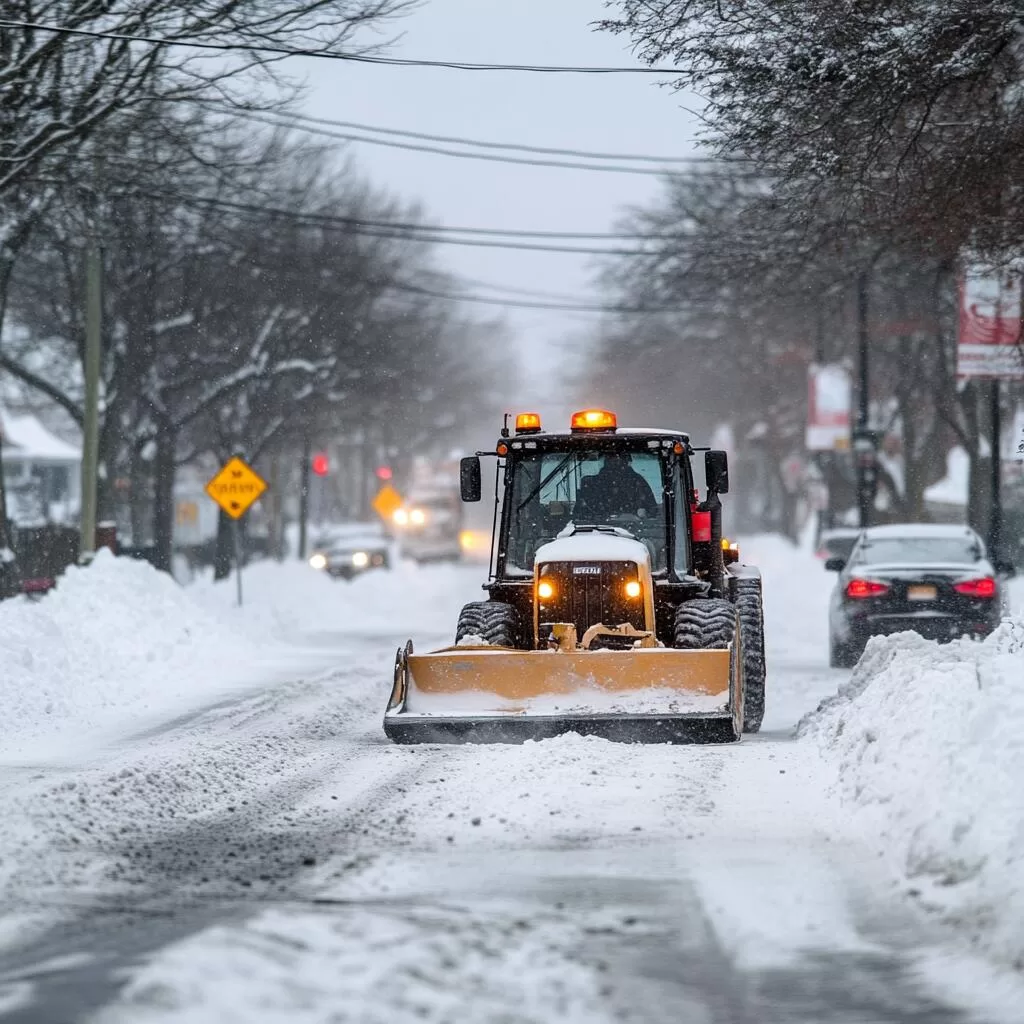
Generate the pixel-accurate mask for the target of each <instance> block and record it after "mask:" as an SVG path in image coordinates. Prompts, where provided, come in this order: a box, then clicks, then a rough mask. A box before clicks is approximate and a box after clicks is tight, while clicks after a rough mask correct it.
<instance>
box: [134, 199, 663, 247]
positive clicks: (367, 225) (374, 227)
mask: <svg viewBox="0 0 1024 1024" xmlns="http://www.w3.org/2000/svg"><path fill="white" fill-rule="evenodd" d="M122 195H126V196H131V195H135V196H143V197H148V198H150V199H157V200H174V201H177V202H180V203H181V204H183V205H186V206H206V207H213V208H215V209H224V210H234V211H236V212H239V213H253V214H263V215H270V216H279V217H287V218H289V219H291V220H294V221H296V222H298V223H302V224H306V225H307V226H310V227H325V228H336V229H338V230H344V231H347V232H349V233H350V234H355V235H364V236H367V237H370V238H393V239H398V240H404V241H409V242H423V243H429V244H435V245H468V246H478V247H483V248H492V249H522V250H528V251H531V252H557V253H572V254H576V255H582V256H649V255H652V254H651V253H650V252H648V251H647V250H645V249H620V248H594V247H585V246H561V245H548V244H544V243H539V242H537V243H534V242H506V241H498V240H496V239H491V238H452V237H448V236H446V235H444V233H443V229H436V228H430V227H429V226H425V227H423V228H422V233H421V229H420V228H417V230H416V231H409V230H403V229H399V230H395V229H394V227H393V226H392V225H391V224H389V223H388V222H387V221H378V222H371V221H359V220H358V219H356V218H352V217H342V216H338V215H335V214H323V213H300V212H297V211H295V210H286V209H281V208H279V207H272V206H264V205H259V204H256V203H240V202H235V201H233V200H229V199H215V198H213V197H204V196H185V195H180V194H177V193H172V192H162V193H157V192H142V191H138V192H131V193H122ZM466 230H478V231H490V230H497V229H489V228H478V229H466ZM510 234H514V233H512V232H510ZM529 237H536V236H534V235H530V236H529ZM637 237H638V238H639V237H641V236H637Z"/></svg>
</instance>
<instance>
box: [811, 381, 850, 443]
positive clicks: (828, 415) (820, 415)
mask: <svg viewBox="0 0 1024 1024" xmlns="http://www.w3.org/2000/svg"><path fill="white" fill-rule="evenodd" d="M852 407H853V387H852V384H851V381H850V373H849V371H848V370H847V369H846V367H845V366H840V365H838V364H836V363H829V364H825V365H821V364H814V363H812V364H811V366H810V367H808V370H807V432H806V436H805V446H806V448H807V450H808V451H811V452H832V451H840V450H845V449H847V448H849V446H850V422H851V421H850V415H851V409H852Z"/></svg>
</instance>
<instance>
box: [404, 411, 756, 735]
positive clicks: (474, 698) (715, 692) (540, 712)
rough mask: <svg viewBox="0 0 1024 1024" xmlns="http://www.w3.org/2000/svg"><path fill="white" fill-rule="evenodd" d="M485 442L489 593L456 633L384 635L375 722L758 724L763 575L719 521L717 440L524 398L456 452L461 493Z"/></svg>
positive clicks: (589, 729) (471, 490)
mask: <svg viewBox="0 0 1024 1024" xmlns="http://www.w3.org/2000/svg"><path fill="white" fill-rule="evenodd" d="M697 451H703V452H704V460H705V477H706V480H707V494H706V497H705V499H704V500H703V501H701V500H700V499H699V496H698V494H697V492H696V491H695V489H694V483H693V473H692V469H691V458H692V457H693V456H694V455H695V454H696V452H697ZM481 455H494V456H496V457H497V459H498V474H497V482H496V494H495V498H496V500H497V501H498V503H499V510H498V511H499V512H500V515H499V516H498V518H497V530H496V534H495V538H494V545H493V547H494V558H493V562H492V564H491V572H490V577H489V579H488V581H487V583H486V585H485V589H486V590H487V592H488V595H489V598H488V600H486V601H474V602H471V603H470V604H467V605H466V606H465V607H464V608H463V610H462V613H461V614H460V616H459V621H458V624H457V627H456V633H455V646H454V647H451V648H445V649H444V650H441V651H435V652H432V653H428V654H422V655H420V654H416V653H414V651H413V648H412V642H411V641H410V643H409V644H407V645H406V647H404V648H402V649H400V650H399V651H398V655H397V658H396V663H395V675H394V681H393V686H392V692H391V696H390V699H389V701H388V706H387V710H386V713H385V718H384V729H385V732H386V733H387V735H388V736H389V737H391V738H392V739H395V740H398V741H400V742H434V741H441V740H451V739H468V740H521V739H526V738H531V737H533V738H539V737H544V736H551V735H555V734H557V733H561V732H580V733H585V734H595V735H602V736H607V737H609V738H612V739H623V740H638V741H647V740H649V741H660V742H665V741H673V742H675V741H686V740H711V741H728V740H735V739H738V738H739V736H740V734H741V733H742V732H743V731H748V732H756V731H757V730H758V729H759V728H760V725H761V718H762V715H763V713H764V636H763V615H762V608H761V577H760V573H759V572H758V571H757V569H755V568H754V567H752V566H745V565H740V564H739V563H738V551H737V550H736V548H735V546H734V545H730V544H729V542H728V541H727V540H724V539H723V538H722V536H721V501H720V500H719V495H720V494H724V493H726V492H727V491H728V467H727V462H726V456H725V453H724V452H719V451H710V450H707V449H695V448H694V447H693V446H692V445H691V444H690V439H689V436H688V435H687V434H685V433H683V432H681V431H674V430H660V429H631V430H619V429H618V425H617V420H616V417H615V415H614V414H613V413H610V412H608V411H606V410H600V409H589V410H583V411H581V412H579V413H576V414H574V415H573V417H572V420H571V428H570V430H569V431H567V432H562V433H546V432H544V431H542V429H541V424H540V418H539V417H538V416H536V415H535V414H533V413H525V414H520V415H519V416H518V417H517V418H516V432H515V434H514V435H513V434H512V433H511V432H510V431H508V429H507V428H506V429H504V430H503V431H502V434H501V437H500V438H499V439H498V442H497V444H496V445H495V448H494V449H493V451H491V452H486V453H485V452H481V453H478V455H477V456H473V457H470V458H467V459H464V460H463V462H462V481H461V483H462V497H463V499H464V500H465V501H479V500H480V498H481V466H480V456H481Z"/></svg>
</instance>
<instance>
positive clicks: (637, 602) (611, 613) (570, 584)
mask: <svg viewBox="0 0 1024 1024" xmlns="http://www.w3.org/2000/svg"><path fill="white" fill-rule="evenodd" d="M538 575H539V578H540V579H542V580H549V581H551V583H552V584H553V585H554V588H555V593H554V595H553V596H552V597H551V598H550V599H549V600H542V599H541V598H540V597H538V599H537V600H538V609H537V611H538V616H537V620H538V624H539V627H540V628H539V634H540V635H539V640H540V643H541V645H542V646H543V644H544V641H545V640H546V639H547V635H548V630H547V629H545V624H546V623H551V622H571V623H573V624H574V625H575V626H576V633H577V635H578V636H579V637H580V638H582V637H583V634H584V633H585V632H586V631H587V630H588V629H589V628H590V627H591V626H594V625H597V623H599V622H603V623H604V624H605V625H606V626H618V625H621V624H622V623H624V622H628V623H629V624H630V625H632V626H634V627H636V628H637V629H643V628H644V601H643V597H642V596H641V597H638V598H630V597H627V596H626V584H627V583H628V582H629V581H630V580H636V579H638V578H639V576H638V573H637V567H636V563H635V562H587V563H579V562H548V563H546V564H544V565H541V566H540V572H539V574H538Z"/></svg>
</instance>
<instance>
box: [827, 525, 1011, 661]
mask: <svg viewBox="0 0 1024 1024" xmlns="http://www.w3.org/2000/svg"><path fill="white" fill-rule="evenodd" d="M825 568H826V569H828V570H830V571H833V572H838V573H839V579H838V581H837V583H836V587H835V590H834V591H833V592H832V600H831V603H830V606H829V641H830V642H829V647H830V652H829V653H830V657H829V661H830V664H831V665H832V667H833V668H849V667H851V666H852V665H855V664H856V663H857V660H858V659H859V658H860V656H861V654H862V653H863V651H864V647H865V645H866V644H867V642H868V638H869V637H871V636H878V635H885V634H889V633H899V632H902V631H903V630H912V631H913V632H915V633H919V634H920V635H921V636H923V637H925V638H927V639H931V640H952V639H953V638H955V637H959V636H964V635H968V636H973V637H982V636H987V635H988V634H989V633H991V632H992V630H993V629H995V627H996V626H997V625H999V621H1000V619H1001V617H1002V614H1003V612H1004V609H1005V593H1004V590H1005V588H1004V587H1003V586H1002V584H1001V581H1000V579H999V576H998V574H997V572H996V570H995V568H994V566H993V565H992V563H991V562H989V560H988V559H987V557H986V553H985V545H984V543H983V542H982V540H981V538H980V537H979V536H978V535H977V534H976V533H975V532H974V531H973V530H971V529H969V528H968V527H966V526H939V525H928V524H921V523H907V524H894V525H891V526H876V527H871V528H869V529H867V530H864V531H863V533H862V534H861V536H860V538H859V539H858V541H857V543H856V545H855V546H854V548H853V550H852V551H851V552H850V557H849V559H848V560H847V559H844V558H841V557H836V558H830V559H828V561H826V563H825Z"/></svg>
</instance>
